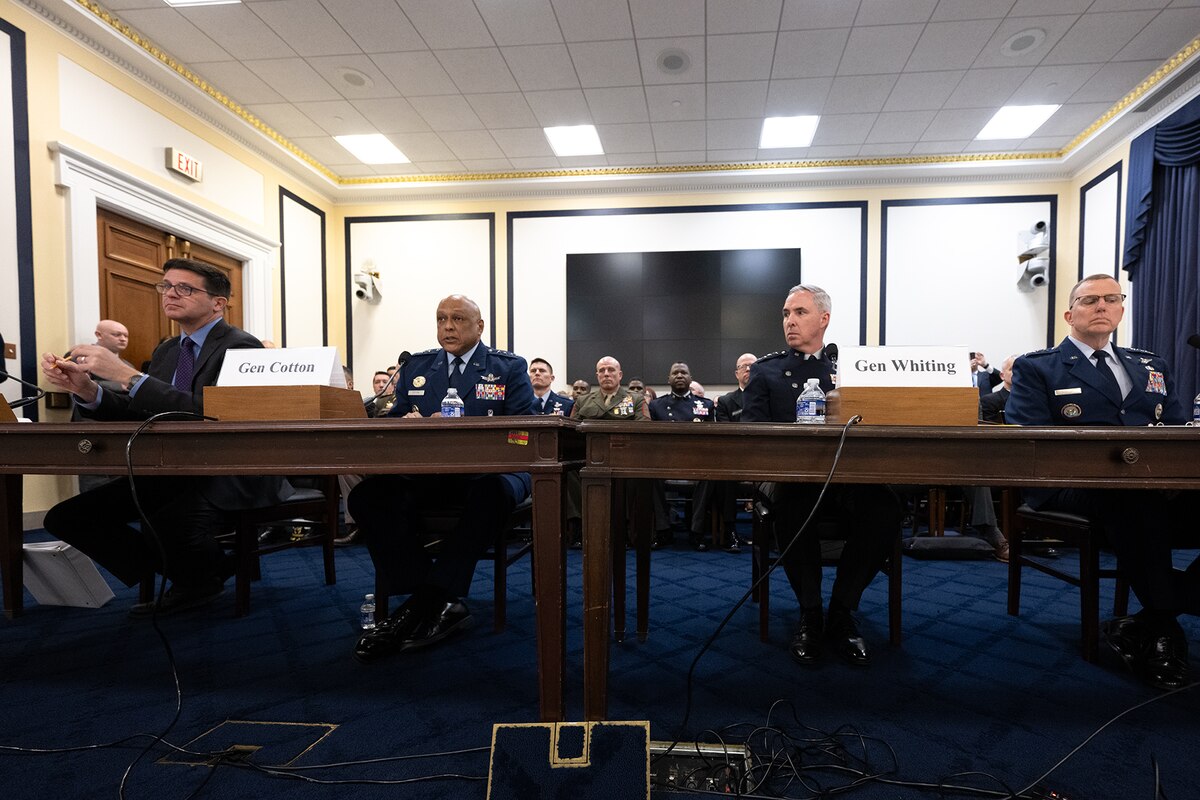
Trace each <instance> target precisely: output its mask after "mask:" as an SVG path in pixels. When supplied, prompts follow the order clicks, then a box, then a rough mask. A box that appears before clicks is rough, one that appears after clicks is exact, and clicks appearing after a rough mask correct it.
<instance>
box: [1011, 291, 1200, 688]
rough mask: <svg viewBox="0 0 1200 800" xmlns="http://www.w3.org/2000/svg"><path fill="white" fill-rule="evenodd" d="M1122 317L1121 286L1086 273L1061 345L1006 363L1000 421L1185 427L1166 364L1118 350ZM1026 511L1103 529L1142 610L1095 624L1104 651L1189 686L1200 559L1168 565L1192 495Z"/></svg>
mask: <svg viewBox="0 0 1200 800" xmlns="http://www.w3.org/2000/svg"><path fill="white" fill-rule="evenodd" d="M1124 314H1125V295H1124V294H1122V292H1121V284H1120V283H1118V282H1117V281H1116V280H1115V279H1113V278H1112V277H1111V276H1109V275H1089V276H1088V277H1086V278H1084V279H1083V280H1081V281H1080V282H1079V283H1077V284H1075V286H1074V288H1072V289H1071V292H1070V294H1069V295H1068V297H1067V310H1066V311H1065V312H1064V313H1063V318H1064V319H1065V320H1066V321H1067V325H1068V326H1069V327H1070V333H1068V335H1067V338H1065V339H1064V340H1063V341H1062V342H1060V343H1059V344H1058V346H1057V347H1051V348H1049V349H1047V350H1039V351H1037V352H1034V353H1026V354H1025V355H1023V356H1021V357H1020V358H1018V359H1017V360H1016V362H1015V363H1014V364H1013V372H1012V394H1011V395H1010V396H1009V398H1008V404H1007V405H1006V406H1005V409H1004V415H1005V419H1006V420H1007V421H1008V422H1010V423H1012V424H1015V425H1065V426H1069V427H1082V426H1085V425H1113V426H1122V425H1153V424H1155V423H1158V422H1162V423H1165V424H1168V425H1179V424H1182V423H1184V422H1186V421H1188V414H1187V413H1186V411H1185V406H1184V402H1185V401H1186V400H1187V399H1188V398H1186V397H1180V396H1179V392H1178V390H1177V387H1176V386H1175V384H1174V382H1173V381H1172V378H1171V372H1170V369H1169V368H1168V366H1167V363H1166V361H1164V360H1163V359H1162V358H1160V357H1158V356H1156V355H1154V354H1153V353H1149V352H1147V351H1145V350H1137V349H1134V348H1131V347H1117V346H1116V345H1115V344H1113V343H1112V341H1111V338H1112V334H1113V331H1115V330H1116V328H1117V325H1118V324H1119V323H1120V322H1121V319H1122V317H1123V316H1124ZM1024 495H1025V502H1026V503H1028V504H1029V505H1030V506H1032V507H1033V508H1035V509H1038V510H1045V511H1067V512H1070V513H1073V514H1079V515H1082V516H1085V517H1087V518H1088V519H1090V520H1091V521H1092V524H1093V525H1097V526H1099V527H1101V528H1102V529H1103V530H1104V533H1105V535H1106V536H1107V538H1108V541H1109V543H1110V544H1111V545H1112V548H1113V550H1114V551H1115V552H1116V554H1117V568H1118V569H1119V570H1120V571H1121V572H1122V573H1123V574H1124V575H1125V577H1126V578H1128V579H1129V585H1130V587H1131V588H1132V589H1133V592H1134V594H1136V595H1137V599H1138V601H1139V602H1140V603H1141V604H1142V610H1141V611H1139V612H1137V613H1136V614H1134V615H1133V616H1129V617H1121V618H1119V619H1113V620H1110V621H1108V622H1106V623H1105V624H1104V633H1105V637H1106V639H1107V641H1108V644H1109V646H1110V647H1111V648H1112V649H1113V651H1114V652H1115V653H1116V654H1117V655H1118V656H1119V657H1120V658H1121V660H1122V661H1124V663H1125V664H1126V665H1127V666H1128V667H1129V668H1130V669H1131V670H1132V671H1133V672H1134V673H1135V674H1136V675H1137V676H1138V677H1139V678H1141V679H1142V680H1143V681H1145V682H1146V683H1148V684H1150V685H1151V686H1155V687H1157V688H1160V689H1177V688H1179V687H1182V686H1186V685H1187V684H1188V683H1189V681H1190V680H1191V670H1190V667H1189V665H1188V646H1187V638H1186V637H1185V635H1184V632H1183V628H1182V627H1180V625H1179V621H1178V619H1177V617H1178V615H1179V614H1181V613H1184V614H1200V559H1198V560H1196V561H1193V562H1192V564H1191V566H1190V567H1189V568H1188V569H1187V570H1186V571H1181V570H1177V569H1175V568H1174V566H1173V562H1172V553H1171V547H1172V541H1173V537H1174V536H1177V535H1179V534H1180V532H1188V533H1191V532H1194V531H1195V530H1196V519H1197V518H1198V517H1200V493H1198V492H1192V491H1189V492H1175V491H1160V490H1155V489H1136V490H1135V489H1128V490H1112V489H1087V488H1066V489H1027V490H1025V493H1024Z"/></svg>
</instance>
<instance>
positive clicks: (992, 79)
mask: <svg viewBox="0 0 1200 800" xmlns="http://www.w3.org/2000/svg"><path fill="white" fill-rule="evenodd" d="M1032 73H1033V69H1032V68H1030V67H1010V68H1008V69H970V70H967V74H966V75H964V76H963V79H962V81H960V82H959V84H958V87H957V88H956V89H955V90H954V93H953V94H951V95H950V98H949V99H948V100H947V101H946V108H980V107H983V106H987V107H990V108H991V109H992V111H993V112H994V111H995V110H996V109H997V108H999V107H1000V106H1002V105H1004V104H1005V103H1006V102H1008V98H1010V97H1012V94H1013V92H1015V91H1016V90H1017V88H1018V87H1019V86H1020V85H1021V84H1022V83H1024V82H1025V79H1026V78H1028V77H1029V76H1030V74H1032ZM952 138H954V137H952Z"/></svg>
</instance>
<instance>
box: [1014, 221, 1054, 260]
mask: <svg viewBox="0 0 1200 800" xmlns="http://www.w3.org/2000/svg"><path fill="white" fill-rule="evenodd" d="M1017 247H1018V248H1019V250H1020V255H1018V256H1017V259H1018V260H1019V261H1022V262H1024V261H1025V260H1026V259H1029V258H1033V257H1034V256H1040V255H1042V254H1043V253H1045V252H1046V251H1047V250H1049V249H1050V229H1049V228H1048V227H1047V226H1046V223H1045V222H1043V221H1042V220H1038V221H1037V222H1035V223H1033V224H1032V225H1030V226H1029V230H1028V231H1021V232H1020V233H1019V234H1018V236H1017Z"/></svg>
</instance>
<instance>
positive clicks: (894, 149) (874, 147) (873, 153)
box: [858, 142, 913, 159]
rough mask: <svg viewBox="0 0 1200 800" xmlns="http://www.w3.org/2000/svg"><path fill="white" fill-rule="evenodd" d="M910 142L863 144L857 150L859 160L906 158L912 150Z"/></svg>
mask: <svg viewBox="0 0 1200 800" xmlns="http://www.w3.org/2000/svg"><path fill="white" fill-rule="evenodd" d="M912 145H913V143H912V142H892V143H889V144H864V145H863V146H862V147H860V148H858V157H859V158H885V159H886V158H888V157H898V156H906V155H908V153H909V151H910V150H912Z"/></svg>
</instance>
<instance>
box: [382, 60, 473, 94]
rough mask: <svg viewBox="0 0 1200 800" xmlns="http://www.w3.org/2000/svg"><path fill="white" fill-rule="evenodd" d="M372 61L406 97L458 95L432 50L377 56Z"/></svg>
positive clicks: (452, 82) (456, 89) (456, 88)
mask: <svg viewBox="0 0 1200 800" xmlns="http://www.w3.org/2000/svg"><path fill="white" fill-rule="evenodd" d="M371 60H372V61H374V62H375V65H376V66H378V67H379V69H380V71H381V72H382V73H383V74H384V75H385V76H386V77H387V79H388V80H389V81H391V84H392V85H393V86H395V87H396V88H397V89H399V90H400V93H401V94H403V95H404V96H405V97H415V96H418V95H433V94H452V93H454V92H456V91H458V87H456V86H455V85H454V81H452V80H450V76H449V75H447V74H446V70H444V69H442V65H441V63H439V62H438V60H437V59H436V58H435V57H434V55H433V53H431V52H429V51H428V50H417V51H412V52H405V53H376V54H374V55H372V56H371Z"/></svg>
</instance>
